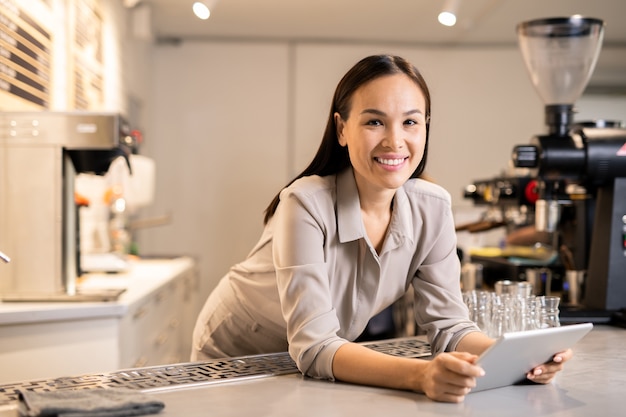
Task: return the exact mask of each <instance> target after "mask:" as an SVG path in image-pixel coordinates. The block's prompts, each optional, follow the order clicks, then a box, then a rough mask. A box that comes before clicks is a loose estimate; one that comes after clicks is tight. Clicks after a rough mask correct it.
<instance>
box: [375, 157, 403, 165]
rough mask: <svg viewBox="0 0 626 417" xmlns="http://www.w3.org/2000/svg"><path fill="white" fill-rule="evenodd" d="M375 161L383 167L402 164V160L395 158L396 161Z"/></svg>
mask: <svg viewBox="0 0 626 417" xmlns="http://www.w3.org/2000/svg"><path fill="white" fill-rule="evenodd" d="M376 161H377V162H379V163H381V164H384V165H400V164H401V163H403V162H404V158H397V159H383V158H376Z"/></svg>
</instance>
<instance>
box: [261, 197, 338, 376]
mask: <svg viewBox="0 0 626 417" xmlns="http://www.w3.org/2000/svg"><path fill="white" fill-rule="evenodd" d="M280 198H281V202H280V205H279V208H278V211H277V213H276V215H275V216H274V221H275V224H274V243H273V253H274V265H275V267H276V279H277V286H278V292H279V297H280V301H281V308H282V313H283V317H284V318H285V321H286V323H287V340H288V342H289V353H290V355H291V357H292V358H293V359H294V361H295V362H296V365H297V366H298V369H300V371H301V372H302V373H304V374H306V375H308V376H311V377H316V378H328V379H332V378H333V374H332V361H333V357H334V354H335V352H336V351H337V349H338V348H339V347H340V346H341V345H342V344H344V343H346V342H347V341H346V340H344V339H342V338H340V337H338V336H337V332H338V331H339V329H340V323H339V320H338V318H337V313H336V311H335V306H333V302H332V300H333V297H332V296H331V290H330V284H329V276H328V270H329V268H328V265H327V262H328V261H327V259H326V253H325V250H324V248H325V243H326V242H325V241H326V239H327V236H326V230H325V229H326V227H327V226H326V225H325V224H324V221H323V220H322V218H324V217H328V215H329V214H327V213H325V216H323V215H320V213H319V212H317V210H318V208H319V206H318V203H319V204H321V205H322V207H324V206H329V207H330V208H331V209H332V207H333V204H327V202H325V201H319V202H318V203H316V199H315V198H307V199H306V204H305V203H303V201H302V196H297V195H296V194H294V193H292V192H290V191H289V190H286V191H283V192H282V193H281V196H280ZM324 198H326V197H325V196H322V197H321V199H324Z"/></svg>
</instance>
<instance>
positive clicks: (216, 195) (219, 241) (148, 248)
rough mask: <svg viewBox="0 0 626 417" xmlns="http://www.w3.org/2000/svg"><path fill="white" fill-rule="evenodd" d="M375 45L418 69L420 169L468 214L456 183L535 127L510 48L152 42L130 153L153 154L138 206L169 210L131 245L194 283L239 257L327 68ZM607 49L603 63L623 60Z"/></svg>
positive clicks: (288, 168)
mask: <svg viewBox="0 0 626 417" xmlns="http://www.w3.org/2000/svg"><path fill="white" fill-rule="evenodd" d="M382 52H388V53H394V54H399V55H402V56H404V57H406V58H408V59H409V60H411V61H412V62H413V63H415V64H416V65H417V66H418V68H420V70H421V71H422V72H423V74H424V76H425V78H426V80H427V82H428V83H429V86H430V89H431V95H432V101H433V120H432V132H431V143H430V150H429V162H428V172H429V174H430V175H431V176H432V177H434V179H435V180H436V181H437V182H439V183H440V184H441V185H443V186H444V187H445V188H447V189H448V190H449V191H450V193H451V195H452V197H453V204H454V206H455V210H456V211H457V213H458V214H459V215H466V212H475V209H474V208H473V207H472V206H471V203H470V202H469V201H465V200H464V199H463V198H462V190H463V188H464V186H465V185H467V184H469V183H471V182H472V181H473V180H476V179H484V178H490V177H493V176H495V175H498V174H500V173H501V172H502V171H504V170H506V169H507V167H508V164H509V158H510V154H511V151H512V149H513V146H514V145H516V144H524V143H528V142H529V141H530V138H531V137H532V136H533V135H535V134H538V133H543V132H544V120H543V117H544V116H543V112H544V110H543V104H542V103H541V101H540V99H539V97H538V95H537V94H536V93H535V91H534V89H533V87H532V86H531V84H530V81H529V78H528V76H527V74H526V72H525V71H526V70H525V67H524V64H523V62H522V60H521V56H520V54H519V51H518V49H517V48H516V47H510V48H473V49H455V48H448V49H446V48H443V49H441V48H437V49H429V48H418V47H407V46H394V45H387V46H386V45H352V44H316V43H287V42H285V43H281V42H277V43H255V42H250V43H246V42H217V41H216V42H199V43H182V44H181V45H161V46H158V47H157V49H156V51H155V57H156V59H155V61H154V69H153V71H154V81H153V84H152V95H151V97H150V103H151V106H153V108H154V112H152V113H153V118H152V119H151V121H150V124H149V132H148V133H149V137H148V140H147V142H146V146H145V148H144V150H143V151H144V153H146V154H148V155H150V156H152V157H154V158H155V159H156V160H157V164H158V178H157V187H158V188H157V200H156V202H155V204H154V206H153V207H151V208H150V212H151V213H152V214H162V213H167V212H171V213H172V214H173V219H172V222H171V224H170V225H168V226H164V227H160V228H154V229H148V230H145V231H141V232H140V235H139V241H140V245H141V246H140V250H141V251H142V252H143V253H155V252H157V253H189V254H193V255H195V256H197V257H198V258H199V259H200V260H201V262H200V266H201V274H202V279H203V281H204V288H203V291H205V292H208V290H210V289H211V288H212V287H213V286H214V285H215V284H216V283H217V280H218V279H219V278H220V277H221V276H222V275H223V274H224V273H225V272H226V271H227V269H228V268H229V267H230V265H231V264H232V263H234V262H236V261H238V260H241V259H242V258H243V257H244V256H245V255H246V254H247V253H248V251H249V250H250V249H251V247H252V245H253V244H254V243H255V242H256V240H257V239H258V237H259V233H260V231H261V227H262V215H263V210H264V208H265V207H266V205H267V204H268V203H269V201H270V199H271V198H272V197H273V196H274V194H275V193H276V192H277V191H278V189H279V188H280V187H282V186H283V185H284V184H285V183H286V182H287V181H288V180H289V179H291V177H292V176H294V175H295V174H297V173H298V172H300V170H302V169H303V168H304V166H305V165H306V164H307V163H308V162H309V160H310V159H311V157H312V156H313V153H314V152H315V151H316V149H317V146H318V145H319V141H320V138H321V135H322V132H323V129H324V125H325V122H326V118H327V116H328V111H329V105H330V101H331V96H332V93H333V91H334V88H335V86H336V84H337V82H338V81H339V79H340V77H341V76H342V75H343V74H344V73H345V71H346V70H347V69H348V68H349V67H350V66H352V65H353V64H354V63H355V62H356V61H357V60H358V59H360V58H362V57H364V56H366V55H369V54H373V53H382ZM617 53H618V55H616V56H617V57H620V58H617V59H613V58H612V59H611V60H610V61H611V65H612V66H611V68H610V70H611V71H612V72H615V69H616V66H617V67H620V66H621V68H626V64H625V63H624V59H623V58H621V57H624V56H625V55H624V53H623V51H617ZM622 72H623V71H622ZM600 74H602V71H600ZM624 84H626V81H625V82H624Z"/></svg>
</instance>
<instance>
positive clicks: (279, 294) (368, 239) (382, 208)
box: [191, 55, 569, 402]
mask: <svg viewBox="0 0 626 417" xmlns="http://www.w3.org/2000/svg"><path fill="white" fill-rule="evenodd" d="M430 113H431V109H430V93H429V90H428V87H427V85H426V82H425V81H424V79H423V78H422V76H421V74H420V73H419V71H418V70H417V69H416V68H415V67H414V66H413V65H412V64H410V63H409V62H408V61H406V60H405V59H403V58H401V57H398V56H392V55H374V56H369V57H366V58H364V59H362V60H361V61H359V62H358V63H357V64H356V65H354V66H353V67H352V68H351V69H350V70H349V71H348V72H347V73H346V74H345V75H344V77H343V78H342V79H341V81H340V82H339V84H338V86H337V88H336V90H335V94H334V97H333V101H332V105H331V109H330V112H329V115H328V120H327V124H326V129H325V132H324V135H323V137H322V141H321V144H320V146H319V149H318V151H317V153H316V154H315V156H314V157H313V160H312V162H311V163H310V164H309V166H308V167H307V168H306V169H305V170H304V171H303V172H302V173H301V174H300V175H298V176H297V177H296V178H295V179H294V180H292V181H291V182H290V183H289V184H287V186H285V187H284V188H283V189H282V190H281V191H280V192H279V193H278V194H277V195H276V197H275V198H274V199H273V200H272V201H271V203H270V204H269V206H268V208H267V210H266V213H265V229H264V231H263V234H262V236H261V238H260V240H259V241H258V243H257V245H256V246H255V247H254V248H253V249H252V251H251V252H250V254H249V255H248V257H247V258H246V259H245V260H244V261H243V262H241V263H238V264H236V265H234V266H233V267H232V268H230V270H229V272H228V273H227V274H226V276H224V277H223V278H222V280H221V281H220V283H219V284H218V286H217V287H216V288H215V289H214V291H213V292H212V294H211V295H210V296H209V298H208V299H207V301H206V303H205V305H204V308H203V309H202V311H201V313H200V315H199V317H198V320H197V322H196V327H195V330H194V337H193V342H192V343H193V348H192V358H191V359H192V360H194V361H196V360H204V359H210V358H221V357H228V356H243V355H251V354H260V353H271V352H281V351H285V350H288V351H289V354H290V355H291V357H292V358H293V360H294V361H295V363H296V365H297V366H298V368H299V370H300V371H301V372H302V373H303V374H305V375H308V376H311V377H315V378H322V379H331V380H334V379H338V380H342V381H346V382H353V383H359V384H367V385H375V386H382V387H389V388H398V389H403V390H412V391H417V392H424V393H425V394H426V395H427V396H428V397H429V398H432V399H436V400H439V401H452V402H458V401H462V400H463V399H464V398H465V395H466V394H467V393H468V392H469V391H470V390H471V388H472V387H473V386H475V383H476V378H477V377H479V376H481V375H482V370H481V369H480V367H478V366H476V365H475V364H474V361H475V360H476V358H477V356H476V355H477V354H479V353H481V352H482V351H484V350H485V349H487V348H488V347H489V346H490V345H491V344H492V343H493V340H492V339H490V338H488V337H487V336H485V335H484V334H482V333H480V331H479V329H478V328H477V327H476V325H475V324H474V323H473V322H472V321H471V320H470V319H469V317H468V310H467V308H466V307H465V305H464V303H463V300H462V298H461V291H460V285H459V278H460V262H459V259H458V256H457V252H456V235H455V230H454V221H453V216H452V210H451V206H450V195H449V194H448V193H447V192H446V191H445V190H444V189H443V188H441V187H440V186H438V185H436V184H433V183H431V182H428V181H425V180H423V179H421V178H420V176H421V175H422V173H423V171H424V168H425V165H426V155H427V149H428V132H429V127H430ZM411 286H412V287H413V293H414V300H415V301H414V310H415V320H416V322H417V324H418V325H419V326H420V327H421V328H422V329H423V330H425V331H426V332H427V334H428V337H429V342H430V344H431V346H432V348H433V353H435V354H436V356H435V358H434V359H433V360H431V361H426V360H420V359H408V358H399V357H394V356H391V355H388V354H385V353H381V352H374V351H372V350H370V349H368V348H366V347H364V346H362V345H360V344H358V343H354V341H355V340H357V338H358V337H359V336H360V335H361V334H362V333H363V331H364V330H365V328H366V326H367V324H368V322H369V320H370V319H371V318H372V317H374V316H375V315H376V314H377V313H379V312H380V311H382V310H384V309H385V308H387V307H389V306H390V305H391V304H393V303H394V302H395V301H397V300H399V299H400V298H402V297H403V296H404V295H405V294H406V291H407V289H408V288H409V287H411ZM558 358H559V362H564V361H565V360H567V359H568V358H569V353H565V354H561V355H558ZM537 369H538V370H539V372H538V373H537V374H536V375H541V377H540V378H537V379H536V381H537V382H548V381H550V380H551V379H552V378H553V376H554V373H555V372H556V371H558V370H560V369H561V363H551V364H547V365H541V366H540V367H537Z"/></svg>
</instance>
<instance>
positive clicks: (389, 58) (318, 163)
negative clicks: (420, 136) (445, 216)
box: [263, 55, 430, 224]
mask: <svg viewBox="0 0 626 417" xmlns="http://www.w3.org/2000/svg"><path fill="white" fill-rule="evenodd" d="M393 74H405V75H406V76H408V77H409V78H411V79H412V80H413V81H414V82H415V84H417V86H418V87H419V88H420V90H421V91H422V93H423V94H424V100H425V102H426V109H425V112H426V114H425V117H426V143H425V145H424V156H423V157H422V160H421V161H420V163H419V165H418V166H417V168H416V169H415V171H414V172H413V174H411V178H418V177H419V176H420V175H422V173H423V172H424V168H425V167H426V156H427V155H428V132H429V130H430V92H429V91H428V86H427V85H426V81H425V80H424V78H423V77H422V75H421V74H420V72H419V71H418V70H417V68H415V66H413V65H412V64H411V63H410V62H408V61H407V60H405V59H404V58H401V57H399V56H393V55H372V56H368V57H366V58H363V59H362V60H361V61H359V62H357V63H356V64H355V65H354V66H353V67H352V68H351V69H350V70H349V71H348V72H347V73H346V74H345V75H344V76H343V78H342V79H341V81H339V84H338V85H337V89H336V90H335V94H334V96H333V102H332V105H331V107H330V113H329V115H328V122H327V123H326V130H325V131H324V136H323V137H322V143H320V147H319V149H318V150H317V153H316V154H315V156H314V157H313V160H312V161H311V163H310V164H309V166H308V167H306V168H305V169H304V171H302V172H301V173H300V174H299V175H298V176H297V177H295V178H294V179H292V180H291V181H290V182H289V184H287V185H286V186H285V187H284V188H286V187H288V186H289V185H291V184H292V183H293V182H294V181H296V180H297V179H299V178H302V177H306V176H309V175H320V176H325V175H332V174H336V173H338V172H340V171H342V170H343V169H344V168H347V167H348V166H350V157H349V156H348V149H347V147H343V146H341V145H340V144H339V140H338V138H337V126H336V124H335V116H334V115H335V113H339V114H340V115H341V118H342V119H343V120H347V119H348V116H349V115H350V106H351V105H352V95H353V94H354V92H355V91H356V90H357V89H359V87H361V86H362V85H364V84H366V83H368V82H369V81H372V80H374V79H376V78H378V77H382V76H385V75H393ZM279 202H280V192H279V193H278V194H276V196H275V197H274V199H273V200H272V202H271V203H270V204H269V206H267V209H265V218H264V220H263V221H264V223H266V224H267V222H268V221H269V220H270V219H271V218H272V216H273V215H274V213H275V212H276V207H278V203H279Z"/></svg>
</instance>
